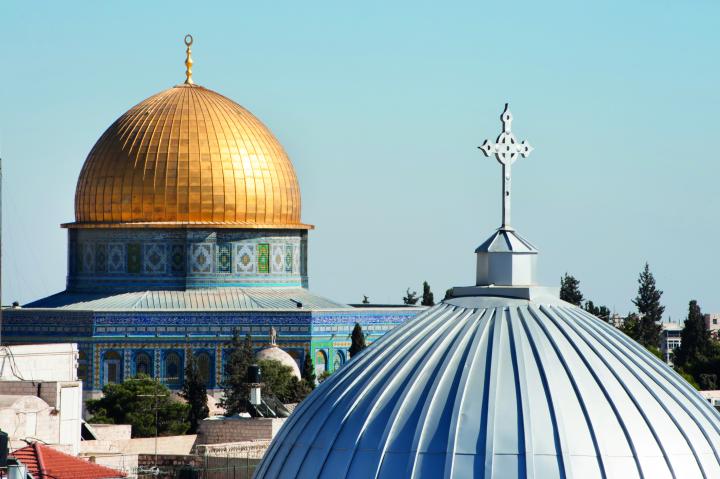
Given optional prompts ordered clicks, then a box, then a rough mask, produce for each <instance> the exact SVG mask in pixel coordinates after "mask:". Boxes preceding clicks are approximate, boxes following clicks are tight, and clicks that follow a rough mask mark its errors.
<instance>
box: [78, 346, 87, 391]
mask: <svg viewBox="0 0 720 479" xmlns="http://www.w3.org/2000/svg"><path fill="white" fill-rule="evenodd" d="M77 377H78V379H79V380H80V381H82V382H83V383H85V384H87V383H88V362H87V354H86V353H85V351H78V369H77ZM83 387H87V386H83Z"/></svg>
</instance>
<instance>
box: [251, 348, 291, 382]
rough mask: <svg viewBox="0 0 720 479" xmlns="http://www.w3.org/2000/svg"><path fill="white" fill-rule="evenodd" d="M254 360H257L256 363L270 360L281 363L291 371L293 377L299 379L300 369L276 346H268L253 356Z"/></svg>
mask: <svg viewBox="0 0 720 479" xmlns="http://www.w3.org/2000/svg"><path fill="white" fill-rule="evenodd" d="M255 359H257V360H258V361H263V360H271V361H277V362H279V363H282V364H283V365H285V366H287V367H289V368H291V369H292V373H293V376H295V377H296V378H298V379H301V376H300V368H299V367H298V365H297V363H296V362H295V360H294V359H293V357H292V356H290V355H289V354H288V353H286V352H285V351H283V350H282V349H280V348H278V347H277V346H270V347H267V348H265V349H262V350H260V351H258V352H257V354H255Z"/></svg>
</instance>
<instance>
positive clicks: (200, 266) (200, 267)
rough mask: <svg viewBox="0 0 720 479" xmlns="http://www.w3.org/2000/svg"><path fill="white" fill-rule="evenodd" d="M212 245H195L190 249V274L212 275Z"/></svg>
mask: <svg viewBox="0 0 720 479" xmlns="http://www.w3.org/2000/svg"><path fill="white" fill-rule="evenodd" d="M212 271H213V254H212V245H211V244H208V243H200V244H194V245H192V246H191V248H190V272H191V273H212Z"/></svg>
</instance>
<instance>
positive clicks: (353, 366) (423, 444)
mask: <svg viewBox="0 0 720 479" xmlns="http://www.w3.org/2000/svg"><path fill="white" fill-rule="evenodd" d="M490 294H492V293H490ZM495 294H498V293H495ZM529 297H532V296H529ZM719 451H720V415H719V414H718V413H717V412H716V411H715V409H714V408H713V407H711V406H710V405H709V404H708V403H707V402H706V401H705V400H704V399H703V398H702V397H701V396H700V395H699V394H698V393H697V392H696V391H695V390H693V389H692V388H691V387H690V386H689V385H688V384H687V382H685V381H684V380H683V379H682V378H681V377H680V376H678V375H677V374H676V373H675V372H674V371H672V370H671V369H670V368H669V367H667V366H666V365H665V364H664V363H662V362H661V361H660V360H658V359H657V358H655V357H654V356H653V355H652V354H650V353H649V352H648V351H646V350H645V349H644V348H642V347H641V346H639V345H638V344H636V343H635V342H633V341H632V340H630V339H629V338H627V337H626V336H625V335H624V334H623V333H622V332H620V331H618V330H616V329H615V328H613V327H612V326H610V325H608V324H606V323H604V322H602V321H601V320H599V319H597V318H595V317H594V316H591V315H589V314H588V313H586V312H585V311H583V310H582V309H580V308H577V307H575V306H572V305H570V304H568V303H565V302H562V301H560V300H557V299H554V298H550V297H547V296H545V297H541V298H538V299H535V300H533V301H528V300H524V299H509V298H500V297H492V296H473V297H464V298H455V299H451V300H448V301H446V302H444V303H443V304H440V305H438V306H436V307H434V308H432V309H430V310H428V311H427V312H425V313H424V314H422V315H421V316H419V317H417V318H416V319H415V320H412V321H409V322H408V323H406V324H404V325H403V326H401V327H399V328H397V329H395V330H393V331H392V332H390V333H388V334H387V335H386V336H384V337H383V338H382V339H380V340H379V341H377V342H376V343H375V344H373V345H372V346H371V347H370V348H368V349H367V350H365V351H363V353H362V354H360V355H359V356H357V357H356V358H354V359H353V360H352V361H351V362H350V363H349V364H348V365H346V366H345V367H344V368H343V369H341V370H340V371H338V372H336V373H335V374H333V375H332V376H331V377H330V378H329V379H328V380H327V381H325V382H324V383H323V384H321V385H320V386H319V387H318V388H317V389H316V390H315V392H313V393H312V394H311V395H310V396H309V397H308V398H307V399H306V400H305V401H303V402H302V403H301V404H300V406H299V407H298V408H297V409H296V410H295V412H294V413H293V414H292V416H291V417H290V418H289V419H288V420H287V422H286V423H285V425H284V426H283V427H282V429H281V430H280V432H279V433H278V435H277V436H276V437H275V440H274V441H273V443H272V445H271V446H270V448H269V450H268V452H267V454H266V455H265V458H264V459H263V461H262V463H261V465H260V466H259V468H258V470H257V474H256V476H255V477H256V478H273V479H274V478H313V479H315V478H333V479H336V478H363V479H364V478H373V477H377V478H391V479H400V478H406V477H408V478H409V477H418V478H432V479H435V478H442V477H445V478H463V479H464V478H471V477H482V478H530V477H534V478H540V479H549V478H565V477H571V478H582V479H589V478H596V477H597V478H601V477H608V478H622V479H629V478H637V477H644V478H648V479H650V478H651V479H658V478H671V477H674V478H683V479H685V478H696V477H697V478H700V477H704V478H717V477H720V466H719V461H720V456H719Z"/></svg>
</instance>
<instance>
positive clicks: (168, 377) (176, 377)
mask: <svg viewBox="0 0 720 479" xmlns="http://www.w3.org/2000/svg"><path fill="white" fill-rule="evenodd" d="M163 379H164V380H165V384H167V385H168V386H178V385H180V384H182V379H183V367H182V358H181V357H180V355H179V354H178V353H176V352H175V351H171V352H169V353H167V354H166V355H165V370H164V374H163Z"/></svg>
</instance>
